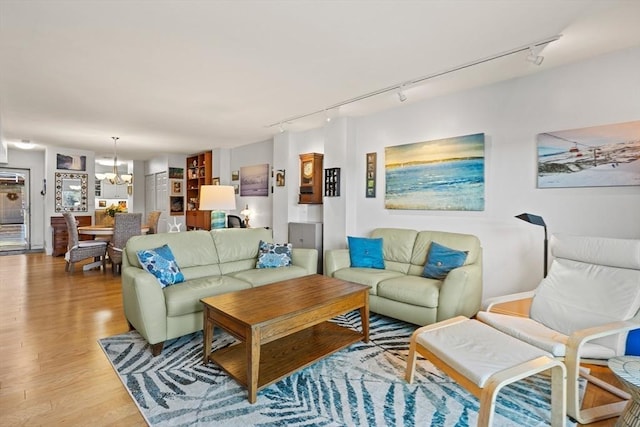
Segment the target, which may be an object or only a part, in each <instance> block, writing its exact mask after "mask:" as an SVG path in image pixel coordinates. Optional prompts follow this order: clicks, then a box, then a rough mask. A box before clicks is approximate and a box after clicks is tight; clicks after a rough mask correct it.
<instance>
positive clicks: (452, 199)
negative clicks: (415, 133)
mask: <svg viewBox="0 0 640 427" xmlns="http://www.w3.org/2000/svg"><path fill="white" fill-rule="evenodd" d="M384 203H385V208H386V209H421V210H449V211H482V210H484V133H477V134H473V135H465V136H457V137H454V138H445V139H438V140H433V141H425V142H416V143H413V144H405V145H396V146H393V147H385V200H384Z"/></svg>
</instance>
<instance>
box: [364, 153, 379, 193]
mask: <svg viewBox="0 0 640 427" xmlns="http://www.w3.org/2000/svg"><path fill="white" fill-rule="evenodd" d="M377 157H378V154H377V153H367V168H366V171H367V178H366V184H367V186H366V189H367V191H366V193H365V197H376V160H377Z"/></svg>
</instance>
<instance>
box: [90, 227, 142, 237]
mask: <svg viewBox="0 0 640 427" xmlns="http://www.w3.org/2000/svg"><path fill="white" fill-rule="evenodd" d="M148 232H149V227H148V226H147V225H142V227H141V228H140V233H141V234H147V233H148ZM78 233H80V234H89V235H92V236H102V238H105V236H106V237H109V238H110V237H111V236H113V225H111V226H109V225H84V226H81V227H78Z"/></svg>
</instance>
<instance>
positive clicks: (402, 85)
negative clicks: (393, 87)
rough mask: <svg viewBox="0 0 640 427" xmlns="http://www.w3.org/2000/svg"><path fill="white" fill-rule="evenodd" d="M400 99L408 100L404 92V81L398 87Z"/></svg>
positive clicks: (401, 100) (402, 100)
mask: <svg viewBox="0 0 640 427" xmlns="http://www.w3.org/2000/svg"><path fill="white" fill-rule="evenodd" d="M398 99H399V100H400V102H404V101H406V100H407V95H405V94H404V83H403V84H401V85H400V87H398Z"/></svg>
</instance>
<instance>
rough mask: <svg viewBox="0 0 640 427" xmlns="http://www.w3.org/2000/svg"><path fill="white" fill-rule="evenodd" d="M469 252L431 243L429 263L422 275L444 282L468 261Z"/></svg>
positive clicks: (428, 256)
mask: <svg viewBox="0 0 640 427" xmlns="http://www.w3.org/2000/svg"><path fill="white" fill-rule="evenodd" d="M467 254H468V252H467V251H458V250H455V249H451V248H448V247H446V246H444V245H441V244H439V243H436V242H431V245H429V252H428V253H427V263H426V264H425V265H424V270H423V271H422V275H423V276H424V277H428V278H430V279H438V280H442V279H444V278H445V277H447V274H449V272H450V271H451V270H453V269H454V268H458V267H461V266H462V265H463V264H464V261H465V260H466V259H467Z"/></svg>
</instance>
